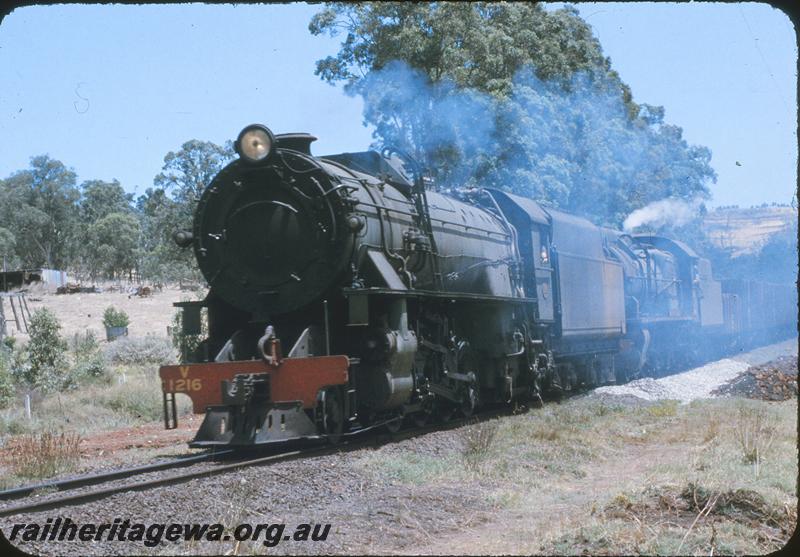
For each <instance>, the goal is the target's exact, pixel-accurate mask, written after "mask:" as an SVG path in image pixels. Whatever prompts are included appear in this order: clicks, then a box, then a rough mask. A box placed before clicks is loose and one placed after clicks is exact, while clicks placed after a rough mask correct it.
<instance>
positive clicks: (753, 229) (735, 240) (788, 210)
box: [703, 207, 797, 257]
mask: <svg viewBox="0 0 800 557" xmlns="http://www.w3.org/2000/svg"><path fill="white" fill-rule="evenodd" d="M790 227H793V228H794V230H795V232H796V231H797V209H795V208H793V207H756V208H749V209H741V208H738V207H737V208H719V209H716V210H714V211H712V212H710V213H708V215H707V216H706V218H705V222H704V226H703V228H704V230H705V232H706V234H707V236H708V237H709V239H710V240H711V241H712V242H713V243H714V244H715V245H716V246H718V247H720V248H726V249H729V248H732V249H733V256H734V257H735V256H738V255H743V254H746V253H752V252H754V251H757V250H758V248H760V246H762V245H763V244H764V243H765V242H766V241H767V240H768V239H769V237H770V236H771V235H773V234H776V233H779V232H782V231H785V230H787V229H788V228H790Z"/></svg>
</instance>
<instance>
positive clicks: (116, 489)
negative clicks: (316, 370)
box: [0, 408, 512, 517]
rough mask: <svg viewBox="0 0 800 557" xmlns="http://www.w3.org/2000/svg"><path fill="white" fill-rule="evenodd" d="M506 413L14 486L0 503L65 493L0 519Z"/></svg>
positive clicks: (0, 512) (2, 512) (11, 509)
mask: <svg viewBox="0 0 800 557" xmlns="http://www.w3.org/2000/svg"><path fill="white" fill-rule="evenodd" d="M511 413H512V409H510V408H502V409H500V410H490V411H486V412H482V413H480V414H476V415H475V416H472V417H469V418H459V419H454V420H450V421H448V422H446V423H439V424H431V425H425V426H422V427H414V428H410V429H404V430H400V431H398V432H395V433H383V432H381V433H375V434H373V435H368V436H366V437H365V436H364V435H363V434H364V433H365V432H363V431H362V432H357V434H356V435H354V436H353V437H351V438H350V439H347V440H345V441H343V442H342V443H339V444H336V445H323V446H314V447H306V448H300V449H296V450H292V451H287V452H283V453H278V454H271V455H266V456H259V457H256V458H250V459H244V460H237V461H235V462H229V463H227V464H220V465H218V466H214V467H212V468H205V469H202V470H193V471H189V472H183V473H178V474H171V475H168V476H163V477H158V478H153V479H145V480H143V481H138V482H126V483H123V484H119V485H113V486H107V487H99V488H97V489H93V490H90V491H81V492H79V493H70V492H71V491H74V490H76V489H79V488H82V487H88V486H93V485H98V484H103V483H108V482H111V481H114V480H119V479H125V478H130V477H134V476H138V475H143V474H147V473H151V472H158V471H162V470H169V469H171V468H182V467H186V466H191V465H193V464H198V463H201V462H207V461H210V460H213V459H215V458H219V457H221V456H224V457H226V458H230V457H233V456H236V455H237V454H238V453H237V452H236V451H234V450H226V451H216V452H214V453H204V454H202V455H197V456H193V457H184V458H180V459H176V460H172V461H168V462H160V463H156V464H149V465H145V466H138V467H135V468H126V469H122V470H115V471H112V472H104V473H102V474H93V475H87V476H81V477H78V478H72V479H67V480H61V481H56V482H45V483H41V484H37V485H32V486H25V487H19V488H15V489H10V490H7V491H2V492H0V501H7V500H12V499H18V498H22V497H26V496H30V495H32V494H33V493H34V492H36V491H39V490H45V489H53V488H55V489H59V490H63V491H65V493H64V494H63V495H59V496H57V497H47V498H46V499H45V500H35V501H28V502H24V503H20V504H17V505H10V506H7V507H4V508H1V509H0V517H6V516H14V515H18V514H23V513H33V512H41V511H46V510H52V509H57V508H62V507H68V506H73V505H81V504H84V503H88V502H91V501H96V500H99V499H104V498H106V497H109V496H111V495H115V494H117V493H128V492H132V491H144V490H148V489H153V488H157V487H163V486H169V485H175V484H180V483H184V482H188V481H191V480H194V479H198V478H204V477H210V476H215V475H218V474H224V473H226V472H233V471H235V470H238V469H241V468H246V467H249V466H262V465H270V464H277V463H279V462H287V461H291V460H298V459H303V458H313V457H317V456H324V455H329V454H333V453H337V452H344V451H353V450H357V449H362V448H366V447H370V446H380V445H383V444H386V443H391V442H395V441H402V440H404V439H410V438H414V437H418V436H420V435H425V434H427V433H432V432H435V431H446V430H450V429H455V428H458V427H462V426H465V425H469V424H471V423H477V422H481V421H487V420H490V419H492V418H496V417H499V416H504V415H510V414H511ZM370 429H372V428H370ZM47 495H49V494H46V495H44V494H43V497H46V496H47Z"/></svg>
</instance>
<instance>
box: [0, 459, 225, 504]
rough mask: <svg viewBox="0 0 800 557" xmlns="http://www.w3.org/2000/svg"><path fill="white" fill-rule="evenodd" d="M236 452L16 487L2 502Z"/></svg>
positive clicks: (1, 493)
mask: <svg viewBox="0 0 800 557" xmlns="http://www.w3.org/2000/svg"><path fill="white" fill-rule="evenodd" d="M233 452H234V451H233V450H231V449H225V450H222V451H212V452H207V453H203V454H200V455H193V456H186V457H181V458H176V459H174V460H168V461H165V462H156V463H153V464H144V465H142V466H134V467H131V468H121V469H119V470H112V471H110V472H101V473H98V474H88V475H85V476H77V477H74V478H67V479H64V480H55V481H50V482H43V483H40V484H35V485H26V486H21V487H15V488H12V489H6V490H4V491H0V501H8V500H11V499H19V498H20V497H25V496H27V495H30V494H32V493H33V492H34V491H37V490H42V489H53V488H55V489H57V490H59V491H60V490H66V489H76V488H79V487H84V486H89V485H95V484H99V483H105V482H109V481H112V480H116V479H120V478H126V477H130V476H136V475H139V474H147V473H150V472H158V471H160V470H166V469H169V468H181V467H183V466H190V465H192V464H196V463H198V462H204V461H207V460H211V459H213V458H216V457H219V456H225V455H229V454H231V453H233Z"/></svg>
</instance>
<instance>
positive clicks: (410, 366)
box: [160, 125, 796, 447]
mask: <svg viewBox="0 0 800 557" xmlns="http://www.w3.org/2000/svg"><path fill="white" fill-rule="evenodd" d="M315 139H316V138H315V137H313V136H311V135H308V134H302V133H294V134H282V135H273V133H272V132H271V131H270V130H269V129H268V128H266V127H265V126H262V125H251V126H248V127H246V128H244V130H243V131H242V132H241V133H240V135H239V137H238V139H237V141H236V143H235V148H236V151H237V153H238V155H239V158H238V159H237V160H235V161H233V162H231V163H230V164H229V165H228V166H227V167H225V168H224V169H223V170H222V171H221V172H220V173H219V174H218V175H217V176H216V177H215V178H214V180H213V181H212V183H211V184H210V185H209V186H208V187H207V189H206V190H205V191H204V192H203V194H202V197H201V199H200V201H199V203H198V205H197V208H196V212H195V217H194V225H193V229H192V230H191V231H189V230H184V231H179V232H177V233H176V234H175V241H176V242H177V243H178V244H179V245H181V246H184V247H186V248H189V247H191V248H192V249H193V250H194V254H195V256H196V258H197V262H198V265H199V267H200V270H201V271H202V273H203V275H204V277H205V278H206V280H207V282H208V285H209V287H210V289H209V292H208V295H207V296H206V298H205V299H204V300H203V301H199V302H181V303H178V304H176V305H177V306H180V307H181V308H182V312H183V313H182V323H183V331H184V333H186V334H199V333H200V331H201V312H202V311H204V310H205V312H206V318H207V324H208V336H207V338H206V339H205V340H203V341H202V343H201V344H200V345H199V347H198V348H197V350H195V351H194V353H192V354H188V355H185V360H186V361H187V363H185V364H183V365H170V366H163V367H162V368H161V369H160V377H161V379H162V390H163V393H164V412H165V424H166V427H168V428H172V427H175V426H176V422H177V415H176V411H175V408H176V404H175V395H176V394H177V393H184V394H186V395H188V396H189V397H190V398H191V399H192V403H193V408H194V412H195V413H202V414H205V419H204V420H203V423H202V425H201V426H200V428H199V430H198V432H197V435H196V437H195V438H194V440H193V441H192V442H191V443H190V445H191V446H193V447H205V446H218V445H225V446H252V445H263V444H269V443H274V442H283V441H288V440H295V439H315V438H325V439H328V440H330V441H333V442H335V441H336V440H338V439H339V438H340V437H341V436H342V435H343V434H347V433H348V432H357V431H360V430H363V429H365V428H369V427H375V426H377V425H384V426H386V427H388V428H390V429H392V428H395V427H399V424H400V423H401V421H402V420H403V419H408V420H410V421H413V422H415V423H417V424H421V423H423V422H425V421H426V420H428V419H429V418H431V417H434V416H435V417H437V418H438V419H447V418H448V417H449V416H450V415H451V414H452V413H453V412H460V413H462V414H464V415H470V414H471V413H473V412H475V411H476V409H477V408H478V407H480V406H481V405H486V404H491V403H508V402H510V401H512V400H515V399H519V398H526V399H529V400H532V401H533V402H534V403H538V402H540V401H541V396H542V394H543V393H545V392H548V391H551V392H552V391H555V392H563V391H569V390H571V389H575V388H577V387H587V386H595V385H600V384H606V383H614V382H625V381H627V380H629V379H630V378H632V377H636V376H638V375H640V374H643V373H645V374H654V373H658V371H659V369H660V368H669V367H671V366H674V365H675V364H677V363H690V362H691V361H692V360H693V359H694V358H696V357H698V355H699V354H698V351H699V350H700V348H701V347H702V346H704V345H705V346H714V347H719V348H721V347H723V346H726V345H731V344H732V343H735V342H739V343H741V342H745V341H750V340H752V341H755V340H766V339H767V338H772V337H775V336H777V335H780V334H783V333H786V332H789V331H791V330H793V329H794V326H795V325H796V319H795V314H794V307H795V305H796V304H794V303H793V302H792V300H794V299H795V296H796V291H795V289H794V287H793V286H792V285H788V286H779V285H767V284H760V283H751V282H747V281H735V282H720V281H717V280H714V278H713V277H712V273H711V268H710V265H709V262H708V261H707V260H706V259H703V258H701V257H698V255H697V254H696V253H695V252H694V251H693V250H692V249H691V248H690V247H688V246H686V245H685V244H683V243H681V242H679V241H677V240H672V239H669V238H665V237H662V236H655V235H629V234H623V233H621V232H619V231H616V230H611V229H606V228H601V227H598V226H595V225H594V224H592V223H591V222H589V221H588V220H585V219H583V218H579V217H577V216H573V215H569V214H566V213H563V212H561V211H557V210H553V209H549V208H545V207H543V206H540V205H539V204H537V203H535V202H534V201H532V200H530V199H525V198H522V197H519V196H516V195H512V194H510V193H506V192H504V191H500V190H496V189H465V190H462V191H457V192H451V193H449V194H447V195H446V194H443V193H438V192H435V191H431V190H430V189H427V188H426V187H425V185H426V184H425V181H424V178H423V176H422V173H421V172H420V170H419V168H417V167H416V166H415V163H414V161H413V160H411V159H410V158H409V157H407V156H405V155H403V154H402V153H400V152H393V151H390V150H386V151H384V152H382V153H377V152H373V151H368V152H360V153H343V154H338V155H331V156H324V157H317V156H313V155H312V154H311V152H310V145H311V143H312V142H313V141H314V140H315Z"/></svg>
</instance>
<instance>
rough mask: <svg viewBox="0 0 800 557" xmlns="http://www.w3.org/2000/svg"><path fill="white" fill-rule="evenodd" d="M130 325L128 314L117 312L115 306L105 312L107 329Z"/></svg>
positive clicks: (104, 319)
mask: <svg viewBox="0 0 800 557" xmlns="http://www.w3.org/2000/svg"><path fill="white" fill-rule="evenodd" d="M129 323H130V319H129V318H128V314H127V313H125V312H124V311H122V310H121V309H120V310H117V309H116V308H115V307H114V306H109V307H107V308H106V310H105V311H104V312H103V325H104V326H105V327H127V326H128V324H129Z"/></svg>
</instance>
